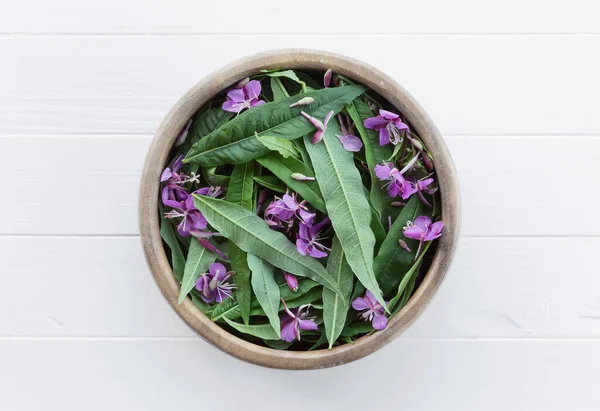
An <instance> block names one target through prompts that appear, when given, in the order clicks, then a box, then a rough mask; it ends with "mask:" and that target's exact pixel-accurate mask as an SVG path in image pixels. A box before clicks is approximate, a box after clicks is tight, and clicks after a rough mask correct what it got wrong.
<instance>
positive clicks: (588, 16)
mask: <svg viewBox="0 0 600 411" xmlns="http://www.w3.org/2000/svg"><path fill="white" fill-rule="evenodd" d="M594 5H595V2H594V0H571V1H569V2H568V4H565V2H563V1H557V0H550V1H548V0H546V1H544V0H526V1H523V0H505V1H502V2H499V1H494V2H489V1H487V2H481V1H478V0H456V1H453V2H445V1H439V0H424V1H418V2H415V1H408V0H396V1H391V2H386V3H385V5H381V6H379V7H375V8H374V9H373V12H372V13H373V14H372V15H371V16H370V18H365V19H361V20H360V21H358V20H357V16H358V14H357V13H356V8H355V7H353V3H348V2H347V1H343V0H330V1H327V2H322V1H319V0H305V1H303V2H302V4H301V6H300V5H298V4H297V3H294V2H289V1H279V0H261V1H259V2H254V3H252V5H251V7H248V4H247V3H245V2H242V1H240V0H233V1H229V2H214V1H209V0H175V1H170V2H168V3H165V2H164V1H161V0H129V1H127V2H120V1H117V0H105V1H102V2H91V3H90V2H86V3H82V2H80V1H77V0H56V1H53V2H51V3H49V2H45V1H40V0H21V1H19V2H14V3H12V4H11V5H10V7H7V8H6V10H3V12H2V13H1V14H0V33H59V34H80V33H96V34H114V33H153V34H155V33H160V34H169V33H211V34H217V33H218V34H231V33H234V34H241V33H274V34H282V33H305V34H313V33H331V34H339V33H378V34H393V33H441V34H447V33H461V34H462V33H598V31H599V27H598V24H597V23H598V21H597V19H596V18H595V15H594V13H590V12H589V10H590V9H593V7H594ZM359 7H360V8H364V4H360V6H359ZM378 9H379V11H380V12H377V10H378ZM232 10H238V11H239V12H238V13H232ZM249 15H250V16H255V20H252V19H248V16H249ZM225 18H226V20H227V24H223V19H225ZM324 18H327V20H326V21H327V24H324V21H323V19H324ZM259 22H266V24H258V23H259Z"/></svg>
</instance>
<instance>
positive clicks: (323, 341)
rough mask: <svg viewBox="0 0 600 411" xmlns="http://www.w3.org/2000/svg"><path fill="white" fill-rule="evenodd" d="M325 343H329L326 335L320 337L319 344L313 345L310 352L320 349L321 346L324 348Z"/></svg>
mask: <svg viewBox="0 0 600 411" xmlns="http://www.w3.org/2000/svg"><path fill="white" fill-rule="evenodd" d="M325 343H327V336H326V335H325V333H323V334H321V336H320V337H319V339H318V340H317V342H316V343H314V344H313V345H312V347H310V348H309V349H308V351H313V350H316V349H317V348H319V347H320V346H322V345H323V344H325Z"/></svg>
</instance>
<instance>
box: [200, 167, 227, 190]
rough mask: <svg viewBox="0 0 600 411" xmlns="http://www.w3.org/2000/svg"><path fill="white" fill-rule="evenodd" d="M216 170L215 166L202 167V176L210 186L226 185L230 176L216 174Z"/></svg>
mask: <svg viewBox="0 0 600 411" xmlns="http://www.w3.org/2000/svg"><path fill="white" fill-rule="evenodd" d="M216 171H217V167H202V176H203V177H204V179H205V180H206V182H207V183H208V184H209V185H211V186H221V187H227V186H228V185H229V180H230V179H231V177H230V176H224V175H221V174H217V173H216Z"/></svg>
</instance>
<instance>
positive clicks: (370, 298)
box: [365, 290, 377, 307]
mask: <svg viewBox="0 0 600 411" xmlns="http://www.w3.org/2000/svg"><path fill="white" fill-rule="evenodd" d="M365 300H366V301H367V303H368V304H369V305H370V306H371V307H373V306H375V304H377V298H375V295H373V293H372V292H371V290H367V291H366V292H365Z"/></svg>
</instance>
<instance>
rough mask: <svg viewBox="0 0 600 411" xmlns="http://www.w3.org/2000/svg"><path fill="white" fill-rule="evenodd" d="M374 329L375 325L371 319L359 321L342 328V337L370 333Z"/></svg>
mask: <svg viewBox="0 0 600 411" xmlns="http://www.w3.org/2000/svg"><path fill="white" fill-rule="evenodd" d="M372 331H373V325H372V324H371V322H370V321H366V322H365V321H357V322H354V323H352V324H350V325H347V326H346V327H344V329H343V330H342V334H341V336H342V337H355V336H357V335H359V334H364V333H369V332H372Z"/></svg>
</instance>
